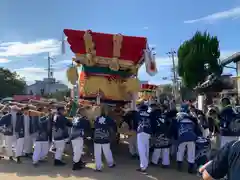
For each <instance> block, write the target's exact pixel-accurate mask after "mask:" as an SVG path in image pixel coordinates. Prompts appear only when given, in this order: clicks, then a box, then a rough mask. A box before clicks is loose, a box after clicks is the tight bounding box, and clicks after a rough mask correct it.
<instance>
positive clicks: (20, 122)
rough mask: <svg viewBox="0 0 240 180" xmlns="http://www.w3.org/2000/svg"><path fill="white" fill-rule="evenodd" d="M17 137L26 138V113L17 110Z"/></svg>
mask: <svg viewBox="0 0 240 180" xmlns="http://www.w3.org/2000/svg"><path fill="white" fill-rule="evenodd" d="M15 134H16V138H17V139H18V138H24V135H25V128H24V114H23V113H22V112H17V114H16V126H15Z"/></svg>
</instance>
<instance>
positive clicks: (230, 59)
mask: <svg viewBox="0 0 240 180" xmlns="http://www.w3.org/2000/svg"><path fill="white" fill-rule="evenodd" d="M238 61H240V52H237V53H235V54H233V55H231V56H229V57H228V58H226V59H224V60H222V61H221V66H223V67H224V66H226V65H228V64H230V63H232V62H234V63H236V62H238Z"/></svg>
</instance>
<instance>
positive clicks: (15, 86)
mask: <svg viewBox="0 0 240 180" xmlns="http://www.w3.org/2000/svg"><path fill="white" fill-rule="evenodd" d="M0 86H1V88H0V98H5V97H11V96H13V95H16V94H24V91H25V87H26V82H25V80H24V79H23V78H21V77H20V76H19V75H18V74H17V73H16V72H11V71H10V70H9V69H4V68H0Z"/></svg>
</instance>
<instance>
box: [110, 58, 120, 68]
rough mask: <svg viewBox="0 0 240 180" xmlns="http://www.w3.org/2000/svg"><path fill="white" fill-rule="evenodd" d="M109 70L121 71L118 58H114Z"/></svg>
mask: <svg viewBox="0 0 240 180" xmlns="http://www.w3.org/2000/svg"><path fill="white" fill-rule="evenodd" d="M109 68H110V69H111V70H112V71H118V70H119V69H120V66H119V62H118V58H113V59H112V60H111V61H110V62H109Z"/></svg>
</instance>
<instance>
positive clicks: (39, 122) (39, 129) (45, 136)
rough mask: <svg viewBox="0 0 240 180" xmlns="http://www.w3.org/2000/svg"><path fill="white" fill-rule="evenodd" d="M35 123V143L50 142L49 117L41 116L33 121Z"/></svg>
mask: <svg viewBox="0 0 240 180" xmlns="http://www.w3.org/2000/svg"><path fill="white" fill-rule="evenodd" d="M35 121H36V123H35V125H36V127H35V128H36V134H37V136H36V141H40V142H45V141H49V140H50V133H51V129H50V123H51V121H50V117H49V116H43V117H40V118H39V117H38V118H36V119H35Z"/></svg>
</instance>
